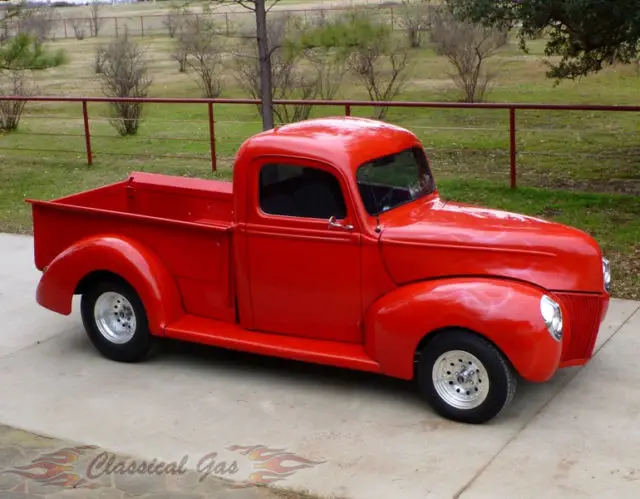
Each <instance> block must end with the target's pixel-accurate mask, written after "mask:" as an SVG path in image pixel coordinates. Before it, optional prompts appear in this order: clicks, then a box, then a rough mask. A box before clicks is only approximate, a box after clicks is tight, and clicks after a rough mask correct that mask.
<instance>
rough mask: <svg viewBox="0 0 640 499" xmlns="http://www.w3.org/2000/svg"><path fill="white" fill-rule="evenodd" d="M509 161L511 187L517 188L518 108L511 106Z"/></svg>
mask: <svg viewBox="0 0 640 499" xmlns="http://www.w3.org/2000/svg"><path fill="white" fill-rule="evenodd" d="M509 163H510V167H511V188H512V189H515V188H516V108H515V107H510V108H509Z"/></svg>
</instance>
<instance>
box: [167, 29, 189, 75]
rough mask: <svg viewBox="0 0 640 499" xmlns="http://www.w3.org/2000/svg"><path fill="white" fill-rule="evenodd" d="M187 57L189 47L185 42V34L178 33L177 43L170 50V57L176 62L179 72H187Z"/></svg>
mask: <svg viewBox="0 0 640 499" xmlns="http://www.w3.org/2000/svg"><path fill="white" fill-rule="evenodd" d="M188 57H189V47H188V43H187V36H186V35H185V34H179V35H178V43H176V45H175V46H174V47H173V51H172V52H171V58H172V59H174V60H175V61H177V62H178V64H179V71H180V72H181V73H186V72H187V59H188Z"/></svg>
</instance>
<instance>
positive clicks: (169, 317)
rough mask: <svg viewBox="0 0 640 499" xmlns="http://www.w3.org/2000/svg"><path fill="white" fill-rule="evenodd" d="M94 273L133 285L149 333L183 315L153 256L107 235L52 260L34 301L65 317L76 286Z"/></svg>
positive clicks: (78, 244) (171, 284) (174, 291)
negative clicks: (144, 313)
mask: <svg viewBox="0 0 640 499" xmlns="http://www.w3.org/2000/svg"><path fill="white" fill-rule="evenodd" d="M96 271H106V272H111V273H113V274H116V275H118V276H120V277H121V278H123V279H124V280H126V281H127V282H128V283H129V284H130V285H131V286H133V288H134V289H135V290H136V292H137V293H138V295H139V296H140V299H141V300H142V302H143V303H144V306H145V309H146V312H147V318H148V321H149V329H150V331H151V332H152V333H153V334H162V331H163V329H164V327H165V326H166V325H167V324H168V323H169V322H171V321H173V320H175V319H177V318H179V317H180V316H181V315H183V314H184V311H183V309H182V303H181V300H180V294H179V292H178V288H177V286H176V283H175V281H174V279H173V277H172V276H171V274H170V273H169V271H168V270H167V268H166V267H165V266H164V265H163V263H162V262H161V261H160V259H159V258H158V257H157V256H156V255H155V253H153V252H152V251H151V250H149V249H148V248H146V247H145V246H144V245H142V244H140V243H138V242H137V241H134V240H131V239H128V238H123V237H120V236H110V235H103V236H95V237H90V238H86V239H82V240H80V241H78V242H76V243H75V244H73V245H72V246H70V247H69V248H67V249H66V250H65V251H63V252H62V253H60V254H59V255H58V256H57V257H56V258H54V259H53V261H52V262H51V263H50V264H49V265H48V266H47V267H46V268H45V270H44V272H43V274H42V277H41V279H40V283H39V284H38V288H37V291H36V300H37V302H38V303H39V304H40V305H41V306H43V307H45V308H47V309H49V310H53V311H54V312H58V313H60V314H64V315H69V314H70V313H71V303H72V298H73V295H74V293H75V291H76V288H77V286H78V283H79V282H80V281H81V280H82V279H83V278H84V277H85V276H88V275H89V274H91V273H92V272H96Z"/></svg>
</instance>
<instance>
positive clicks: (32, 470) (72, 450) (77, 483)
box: [0, 445, 99, 489]
mask: <svg viewBox="0 0 640 499" xmlns="http://www.w3.org/2000/svg"><path fill="white" fill-rule="evenodd" d="M96 448H97V447H95V446H92V445H84V446H79V447H67V448H65V449H60V450H57V451H55V452H51V453H49V454H44V455H42V456H40V457H37V458H36V459H34V460H33V461H31V464H27V465H25V466H16V467H14V468H12V469H10V470H6V471H2V472H0V473H12V474H15V475H18V476H21V477H22V478H26V479H28V480H33V481H35V482H38V483H41V484H43V485H56V486H58V487H70V488H75V489H81V488H82V489H95V488H97V487H99V485H98V484H96V483H92V482H90V481H88V480H86V479H84V478H82V477H80V475H78V474H76V473H73V465H74V463H76V462H77V461H78V459H79V457H80V456H81V455H82V454H84V453H85V452H86V451H88V450H93V449H96Z"/></svg>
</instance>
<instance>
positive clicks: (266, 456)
mask: <svg viewBox="0 0 640 499" xmlns="http://www.w3.org/2000/svg"><path fill="white" fill-rule="evenodd" d="M227 449H228V450H231V451H236V452H239V453H240V454H242V455H243V456H247V458H249V459H250V460H251V461H254V462H256V464H254V465H253V468H254V470H257V471H255V472H254V473H251V475H249V478H247V480H246V481H245V482H244V483H245V485H244V486H251V485H267V484H270V483H274V482H278V481H280V480H284V479H285V478H287V477H289V476H291V475H293V474H294V473H296V472H298V471H300V470H303V469H306V468H312V467H314V466H317V465H319V464H323V463H324V462H325V461H312V460H310V459H307V458H304V457H302V456H298V455H297V454H294V453H293V452H289V451H288V450H287V449H271V448H269V447H267V446H265V445H246V446H243V445H232V446H231V447H228V448H227Z"/></svg>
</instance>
